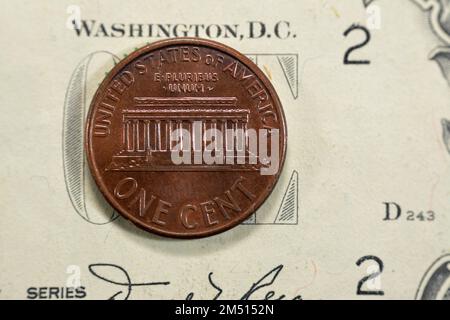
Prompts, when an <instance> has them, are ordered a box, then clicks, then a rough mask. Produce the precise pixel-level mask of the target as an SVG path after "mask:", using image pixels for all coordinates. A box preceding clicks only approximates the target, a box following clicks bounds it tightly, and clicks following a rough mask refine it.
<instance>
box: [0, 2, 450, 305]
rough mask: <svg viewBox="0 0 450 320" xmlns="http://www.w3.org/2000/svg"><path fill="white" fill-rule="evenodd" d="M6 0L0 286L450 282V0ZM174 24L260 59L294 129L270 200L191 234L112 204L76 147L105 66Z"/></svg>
mask: <svg viewBox="0 0 450 320" xmlns="http://www.w3.org/2000/svg"><path fill="white" fill-rule="evenodd" d="M2 7H3V8H4V9H3V10H1V11H0V17H1V19H2V21H4V25H5V26H8V27H4V28H2V29H1V31H0V35H1V36H0V43H1V47H2V50H1V51H0V60H1V64H2V67H1V69H2V73H1V80H2V81H0V91H1V92H2V94H1V95H0V106H1V117H0V139H1V140H0V141H1V145H2V157H1V159H2V162H3V164H2V169H1V171H0V175H1V176H0V177H1V179H0V186H1V192H0V210H1V214H2V217H1V219H0V227H1V232H0V248H1V249H0V274H1V276H0V298H1V299H174V298H175V299H244V300H247V299H438V300H441V299H447V300H448V299H450V88H449V86H450V15H449V12H450V1H447V0H403V1H387V0H372V1H370V0H348V1H338V0H302V1H277V2H275V1H268V0H263V1H261V0H249V1H245V2H243V1H241V2H233V1H230V2H224V1H222V2H220V1H198V2H195V3H190V2H180V1H172V0H167V1H164V2H161V1H153V0H152V1H148V0H145V1H144V0H142V1H132V2H131V1H130V2H124V1H118V0H111V1H96V2H92V1H80V0H77V1H65V0H63V1H56V0H48V1H43V0H40V1H33V2H30V1H24V0H20V1H14V2H12V1H8V2H6V1H4V2H3V3H2ZM274 13H276V14H274ZM183 36H188V37H201V38H207V39H212V40H216V41H219V42H223V43H224V44H227V45H229V46H231V47H234V48H236V49H237V50H239V51H240V52H242V53H245V54H246V55H247V56H248V57H249V58H250V59H252V60H253V62H255V63H256V64H257V65H258V66H259V67H260V69H261V70H263V72H264V73H265V74H266V75H267V77H268V78H269V79H270V80H271V81H272V84H273V86H274V87H275V89H276V91H277V92H278V95H279V96H280V99H281V102H282V104H283V108H284V112H285V115H286V119H287V131H288V147H287V157H286V162H285V165H284V168H283V171H282V174H281V176H280V180H279V182H278V184H277V185H276V188H275V190H274V191H273V193H272V194H271V195H270V197H269V198H268V200H267V201H266V202H265V203H264V204H263V206H262V207H260V208H259V209H258V210H257V212H256V213H255V214H253V215H252V216H251V217H250V218H249V219H248V220H247V221H245V222H244V223H243V224H241V225H240V226H238V227H236V228H234V229H232V230H229V231H227V232H225V233H222V234H219V235H216V236H213V237H209V238H204V239H199V240H193V241H185V240H173V239H167V238H162V237H158V236H155V235H152V234H149V233H147V232H145V231H142V230H140V229H138V228H136V227H135V226H134V225H132V224H131V223H130V222H128V221H127V220H126V219H124V218H122V217H121V216H120V215H119V214H118V213H117V212H115V210H114V209H113V208H112V207H111V206H110V205H109V204H108V203H107V202H106V201H105V200H104V198H103V196H102V195H101V194H100V193H99V191H98V189H97V187H96V186H95V184H94V182H93V180H92V178H91V175H90V172H89V170H88V167H87V164H86V159H85V153H84V147H83V141H84V126H85V119H86V113H87V111H88V108H89V104H90V101H91V100H92V97H93V94H94V93H95V91H96V90H97V87H98V85H99V83H100V82H101V81H102V80H103V78H104V77H105V75H106V74H107V73H108V72H109V70H111V68H112V67H113V66H114V65H115V64H116V63H117V62H118V61H120V60H121V59H123V58H124V57H126V56H127V55H128V54H129V53H130V52H132V51H134V50H135V49H136V48H139V47H141V46H143V45H145V44H147V43H151V42H154V41H156V40H162V39H166V38H172V37H183Z"/></svg>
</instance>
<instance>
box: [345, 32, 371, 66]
mask: <svg viewBox="0 0 450 320" xmlns="http://www.w3.org/2000/svg"><path fill="white" fill-rule="evenodd" d="M356 30H360V31H362V32H363V33H364V35H365V38H364V40H363V42H361V43H360V44H357V45H354V46H352V47H350V48H348V50H347V51H346V52H345V55H344V64H370V61H369V60H351V59H350V54H351V53H352V52H353V51H355V50H357V49H361V48H363V47H364V46H365V45H366V44H368V43H369V42H370V39H371V36H370V31H369V30H368V29H367V28H366V27H363V26H360V25H358V24H352V25H351V26H350V27H349V28H348V29H347V30H345V32H344V37H347V36H348V35H349V34H350V33H351V32H353V31H356Z"/></svg>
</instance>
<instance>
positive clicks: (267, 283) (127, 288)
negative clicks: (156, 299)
mask: <svg viewBox="0 0 450 320" xmlns="http://www.w3.org/2000/svg"><path fill="white" fill-rule="evenodd" d="M283 267H284V266H283V265H282V264H280V265H278V266H276V267H275V268H273V269H272V270H270V271H269V272H268V273H266V274H265V275H264V276H262V277H261V278H260V279H259V280H257V281H256V282H254V283H253V284H252V285H251V286H250V288H249V289H248V290H247V291H246V292H245V293H244V294H243V295H242V296H241V297H240V300H249V299H250V298H252V296H253V295H254V294H255V293H256V292H258V293H260V292H262V290H263V289H265V290H268V289H270V287H271V286H272V285H273V284H274V282H275V280H276V279H277V278H278V276H279V275H280V273H281V271H282V270H283ZM88 269H89V272H90V273H91V274H92V275H93V276H95V277H96V278H98V279H100V280H102V281H104V282H106V283H109V284H111V285H113V286H114V287H115V288H116V289H117V290H118V291H116V292H115V293H114V294H113V295H112V296H111V297H109V299H110V300H115V299H123V300H128V299H129V298H130V296H131V293H132V292H133V289H134V288H136V287H153V286H169V285H170V284H171V283H170V282H169V281H156V282H133V281H132V280H131V277H130V275H129V273H128V272H127V271H126V270H125V269H124V268H123V267H121V266H118V265H115V264H109V263H95V264H91V265H89V267H88ZM114 271H115V274H116V277H117V272H119V274H120V277H119V279H120V280H117V278H111V277H107V276H105V273H108V274H111V273H113V272H114ZM212 277H213V272H210V273H209V274H208V282H209V284H210V285H211V286H212V287H213V288H214V289H215V290H216V291H217V292H216V295H215V296H214V297H213V298H212V299H213V300H217V299H219V297H220V296H221V295H222V293H223V292H224V289H222V287H220V286H219V285H217V284H216V283H215V282H214V281H213V278H212ZM194 296H195V293H194V292H190V293H188V294H187V296H186V300H192V299H193V298H194ZM275 296H276V293H275V291H273V290H269V291H267V292H265V296H264V300H271V299H273V300H282V299H285V298H286V295H285V294H281V295H278V296H277V297H275ZM292 299H293V300H301V299H302V297H301V295H296V296H294V297H293V298H292Z"/></svg>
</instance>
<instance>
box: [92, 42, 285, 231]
mask: <svg viewBox="0 0 450 320" xmlns="http://www.w3.org/2000/svg"><path fill="white" fill-rule="evenodd" d="M183 44H184V45H191V46H192V45H198V46H203V47H210V48H212V49H215V50H217V51H221V52H223V53H225V54H227V55H229V56H231V57H233V58H234V59H236V60H237V61H240V62H241V63H242V64H244V65H245V66H246V67H248V68H249V69H250V70H251V71H252V72H253V73H254V74H255V75H256V76H257V77H258V79H260V80H261V81H262V82H263V84H264V86H265V88H266V89H267V90H268V91H269V94H270V96H271V98H272V99H273V102H274V103H275V104H276V105H277V106H278V108H277V109H279V113H280V115H281V119H280V120H281V126H280V127H281V128H282V129H283V132H284V137H283V141H282V143H283V148H282V156H281V159H280V160H281V161H280V166H279V169H278V172H277V174H276V175H275V178H274V180H273V181H272V183H271V184H270V185H269V187H268V188H267V189H266V190H265V191H264V192H263V193H262V194H261V195H262V196H261V195H258V199H257V201H256V202H255V203H254V204H253V205H252V206H251V207H250V208H249V209H248V212H247V213H246V214H242V215H240V216H239V218H237V219H235V220H233V221H232V222H231V223H229V224H227V225H226V226H222V227H219V228H216V229H213V230H205V231H201V232H197V233H182V232H172V231H165V230H160V229H157V228H155V227H152V226H151V225H148V224H145V223H144V222H143V221H141V220H139V219H138V218H136V217H134V216H133V214H131V213H128V212H127V211H125V210H122V209H121V205H120V204H119V202H117V201H116V200H115V199H114V197H113V196H112V195H110V193H111V192H110V191H109V190H108V188H107V186H106V185H105V183H104V182H103V181H102V179H101V174H100V169H98V168H97V167H96V165H95V163H94V155H93V150H92V149H91V147H92V143H91V140H92V135H91V134H90V131H91V129H92V127H91V122H92V119H93V113H94V108H95V102H96V101H97V99H98V98H99V97H100V95H101V93H102V92H104V90H105V89H106V87H107V86H108V85H109V83H110V82H111V80H112V79H113V78H114V77H115V76H116V75H117V74H118V73H119V72H120V71H121V70H122V69H123V68H124V67H126V66H127V65H128V64H129V63H131V62H132V61H133V60H135V59H136V58H138V57H140V56H142V55H143V54H145V53H148V52H152V51H156V50H158V49H161V48H164V47H168V46H173V45H183ZM287 135H288V132H287V125H286V119H285V115H284V110H283V105H282V104H281V101H280V98H279V97H278V94H277V93H276V91H275V88H274V87H273V85H272V83H271V82H270V80H269V79H268V78H267V77H266V75H265V74H264V73H263V72H262V70H261V69H260V68H259V67H258V66H257V65H256V64H255V63H254V62H253V61H252V60H250V59H249V58H247V57H246V56H245V55H243V54H242V53H240V52H239V51H237V50H235V49H233V48H231V47H229V46H227V45H224V44H223V43H220V42H217V41H213V40H209V39H202V38H191V37H180V38H172V39H164V40H160V41H156V42H153V43H150V44H147V45H145V46H143V47H141V48H139V49H137V50H135V51H133V52H132V53H131V54H129V55H128V56H127V57H125V58H124V59H122V60H121V61H119V63H117V64H116V65H115V66H114V67H113V68H112V69H111V70H110V71H109V72H108V75H107V76H106V77H105V78H104V79H103V81H102V82H101V84H100V86H99V87H98V88H97V91H96V92H95V95H94V97H93V98H92V100H91V103H90V107H89V111H88V114H87V117H86V124H85V136H84V149H85V152H86V158H87V161H88V165H89V169H90V172H91V175H92V177H93V178H94V181H95V183H96V185H97V186H98V188H99V190H100V191H101V193H102V194H103V196H104V197H105V198H106V200H107V201H108V202H109V204H110V205H111V206H112V207H113V209H114V210H116V211H118V212H119V213H120V214H121V216H122V217H124V218H126V219H127V220H129V221H131V222H132V223H133V224H134V225H136V226H137V227H139V228H140V229H143V230H145V231H147V232H151V233H153V234H157V235H160V236H165V237H171V238H178V239H197V238H204V237H209V236H213V235H217V234H220V233H222V232H225V231H227V230H230V229H232V228H234V227H236V226H237V225H239V224H241V223H242V222H243V221H245V220H246V219H247V218H248V217H249V216H251V215H252V214H253V213H254V212H256V210H257V209H258V208H259V207H260V206H261V205H262V204H263V203H264V202H265V201H266V200H267V199H268V198H269V196H270V195H271V193H272V191H273V189H275V186H276V184H277V183H278V180H279V177H280V174H281V171H282V170H283V167H284V162H285V159H286V152H287Z"/></svg>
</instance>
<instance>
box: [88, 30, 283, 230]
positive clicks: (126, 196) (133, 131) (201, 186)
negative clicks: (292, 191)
mask: <svg viewBox="0 0 450 320" xmlns="http://www.w3.org/2000/svg"><path fill="white" fill-rule="evenodd" d="M85 136H86V139H85V149H86V155H87V159H88V163H89V167H90V170H91V173H92V175H93V177H94V180H95V182H96V184H97V185H98V187H99V189H100V191H101V192H102V194H103V195H104V196H105V198H106V199H107V200H108V202H109V203H110V204H111V205H112V206H113V207H114V208H115V209H116V210H117V211H118V212H119V213H120V214H121V215H122V216H124V217H125V218H127V219H129V220H130V221H131V222H133V223H134V224H136V225H137V226H138V227H140V228H143V229H145V230H147V231H150V232H154V233H157V234H159V235H163V236H170V237H178V238H198V237H205V236H210V235H213V234H217V233H219V232H222V231H225V230H228V229H230V228H232V227H234V226H236V225H238V224H239V223H241V222H243V221H244V220H245V219H247V218H248V217H249V216H250V215H251V214H252V213H253V212H255V210H256V209H257V208H258V207H259V206H260V205H261V204H262V203H263V202H264V201H265V199H266V198H267V197H268V196H269V194H270V193H271V191H272V189H273V188H274V186H275V184H276V182H277V180H278V177H279V175H280V172H281V169H282V166H283V163H284V159H285V154H286V137H287V134H286V125H285V118H284V113H283V110H282V106H281V103H280V100H279V98H278V96H277V94H276V92H275V90H274V88H273V86H272V85H271V83H270V81H269V80H268V79H267V77H266V76H265V75H264V74H263V72H262V71H261V70H260V69H259V68H258V67H257V66H256V65H255V64H254V63H253V62H252V61H251V60H250V59H248V58H247V57H245V56H244V55H242V54H241V53H239V52H237V51H236V50H234V49H232V48H229V47H227V46H225V45H223V44H220V43H218V42H214V41H210V40H203V39H197V38H177V39H169V40H163V41H159V42H155V43H153V44H149V45H147V46H145V47H143V48H141V49H138V50H136V51H134V52H133V53H131V54H130V55H128V56H127V57H126V58H125V59H123V60H122V61H121V62H119V63H118V64H117V65H116V66H115V67H114V68H113V69H112V70H111V71H110V72H109V73H108V75H107V76H106V78H105V79H104V81H103V82H102V83H101V85H100V86H99V88H98V90H97V92H96V94H95V96H94V98H93V100H92V103H91V106H90V110H89V113H88V116H87V122H86V135H85Z"/></svg>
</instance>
